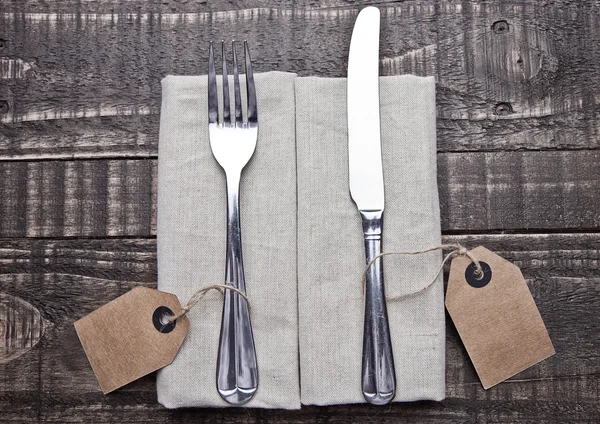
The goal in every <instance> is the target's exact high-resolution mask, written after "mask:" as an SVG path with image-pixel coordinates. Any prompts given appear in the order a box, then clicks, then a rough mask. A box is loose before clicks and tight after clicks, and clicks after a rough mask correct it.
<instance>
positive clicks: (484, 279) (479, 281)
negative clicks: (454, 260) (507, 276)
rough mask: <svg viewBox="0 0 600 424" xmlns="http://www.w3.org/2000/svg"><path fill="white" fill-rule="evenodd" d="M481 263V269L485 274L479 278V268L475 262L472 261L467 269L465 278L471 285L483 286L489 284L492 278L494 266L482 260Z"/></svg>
mask: <svg viewBox="0 0 600 424" xmlns="http://www.w3.org/2000/svg"><path fill="white" fill-rule="evenodd" d="M479 265H480V266H481V270H482V271H483V275H481V276H479V278H477V275H476V274H477V272H476V270H477V268H476V267H475V264H473V263H471V264H469V266H467V269H465V280H467V283H469V285H470V286H471V287H475V288H481V287H485V286H487V284H488V283H489V282H490V281H491V280H492V268H490V266H489V265H488V264H487V263H485V262H482V261H479Z"/></svg>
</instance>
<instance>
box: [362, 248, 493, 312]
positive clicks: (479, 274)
mask: <svg viewBox="0 0 600 424" xmlns="http://www.w3.org/2000/svg"><path fill="white" fill-rule="evenodd" d="M448 249H452V251H451V252H450V253H448V254H447V255H446V256H445V257H444V260H443V261H442V264H441V265H440V267H439V268H438V270H437V272H436V273H435V275H434V277H433V278H432V279H431V281H430V282H429V283H427V284H426V285H425V286H423V287H421V288H420V289H417V290H414V291H412V292H409V293H404V294H397V295H392V296H386V300H390V301H396V300H400V299H404V298H406V297H409V296H414V295H416V294H419V293H422V292H424V291H426V290H427V289H428V288H430V287H431V286H432V285H433V283H435V280H437V278H438V277H439V275H440V273H441V272H442V271H443V270H444V265H446V262H448V259H450V258H454V257H456V256H466V257H467V258H469V259H470V260H471V262H473V265H474V266H475V272H474V273H473V274H474V276H475V278H477V279H481V278H483V269H482V268H481V264H480V263H479V261H478V260H477V258H476V257H475V256H474V255H473V254H472V253H471V252H470V251H469V250H468V249H467V248H466V247H464V246H463V245H461V244H458V243H455V244H440V245H439V246H433V247H430V248H427V249H424V250H415V251H399V252H383V253H380V254H379V255H377V256H375V257H374V258H373V259H371V260H370V261H369V263H368V264H367V267H366V268H365V271H364V272H363V278H362V288H363V294H364V291H365V285H366V283H367V274H368V272H369V269H370V268H371V265H373V264H374V263H375V261H376V260H378V259H379V258H381V257H383V256H388V255H421V254H423V253H428V252H433V251H435V250H448Z"/></svg>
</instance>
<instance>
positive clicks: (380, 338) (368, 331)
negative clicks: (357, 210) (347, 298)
mask: <svg viewBox="0 0 600 424" xmlns="http://www.w3.org/2000/svg"><path fill="white" fill-rule="evenodd" d="M361 216H362V223H363V233H364V236H365V254H366V259H367V263H369V262H370V261H372V260H373V259H374V258H375V257H376V256H377V255H379V254H380V253H381V233H382V223H383V211H369V212H364V211H361ZM362 391H363V396H364V397H365V400H366V401H367V402H369V403H372V404H374V405H385V404H387V403H390V402H391V401H392V399H393V398H394V395H395V393H396V373H395V369H394V357H393V354H392V342H391V339H390V328H389V324H388V316H387V308H386V303H385V289H384V285H383V267H382V264H381V258H379V259H377V260H376V261H375V262H374V263H373V264H372V265H371V267H370V268H369V271H368V272H367V278H366V285H365V323H364V333H363V362H362Z"/></svg>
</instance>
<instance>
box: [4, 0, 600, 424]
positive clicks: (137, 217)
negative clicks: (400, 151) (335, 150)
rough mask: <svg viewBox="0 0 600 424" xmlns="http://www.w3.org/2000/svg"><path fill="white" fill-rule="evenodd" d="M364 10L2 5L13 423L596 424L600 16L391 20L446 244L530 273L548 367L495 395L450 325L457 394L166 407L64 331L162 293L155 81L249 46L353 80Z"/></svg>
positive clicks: (436, 15)
mask: <svg viewBox="0 0 600 424" xmlns="http://www.w3.org/2000/svg"><path fill="white" fill-rule="evenodd" d="M367 3H369V2H366V1H340V0H326V1H320V2H316V1H312V0H298V1H292V0H285V1H280V2H267V1H264V0H255V1H237V2H233V1H225V0H216V1H201V0H190V1H177V0H164V1H162V0H161V1H158V0H149V1H145V0H129V1H127V2H119V1H115V0H108V1H105V0H90V1H88V0H60V1H59V0H47V1H43V2H40V1H38V0H22V1H19V2H9V1H2V2H0V422H10V423H21V422H22V423H33V422H56V423H67V422H94V423H105V422H114V423H125V422H148V423H167V422H169V423H170V422H173V423H183V422H222V423H234V422H247V423H257V422H264V421H274V422H285V423H304V422H319V423H320V422H331V423H338V422H339V423H342V422H355V423H373V422H415V423H442V422H469V423H487V422H498V423H500V422H502V423H506V422H522V423H525V422H547V423H565V422H581V423H584V422H585V423H592V422H600V406H599V405H600V362H599V361H598V353H597V352H598V349H599V348H600V321H599V319H598V316H599V313H600V301H599V299H600V297H599V294H600V288H599V287H600V273H599V261H600V253H599V252H600V234H599V233H600V232H599V227H600V157H599V155H600V154H599V153H598V152H599V147H600V134H599V132H600V125H599V122H600V118H599V117H598V113H599V112H600V105H599V103H600V100H599V99H600V44H599V41H600V3H598V2H597V1H593V0H582V1H579V2H573V1H568V0H564V1H543V2H542V1H533V0H521V1H500V0H490V1H485V2H478V1H475V0H464V1H460V2H459V1H453V0H420V1H416V0H407V1H397V2H396V1H391V2H385V3H380V4H379V5H380V7H381V11H382V33H381V73H382V74H383V75H397V74H403V73H414V74H417V75H434V76H435V77H436V79H437V107H438V122H437V129H438V151H439V154H438V181H439V187H440V200H441V206H442V227H443V231H444V233H445V234H446V236H445V240H446V241H460V242H461V243H465V244H466V245H467V246H470V247H473V246H476V245H478V244H483V245H485V246H487V247H488V248H490V249H492V250H494V251H497V252H498V253H499V254H501V255H502V256H504V257H506V258H507V259H509V260H511V261H514V262H515V263H516V264H517V265H518V266H520V267H521V268H522V270H523V273H524V275H525V277H526V279H527V282H528V284H529V286H530V288H531V290H532V293H533V296H534V298H535V300H536V302H537V304H538V306H539V309H540V312H541V314H542V316H543V318H544V320H545V322H546V325H547V327H548V330H549V332H550V335H551V337H552V340H553V342H554V344H555V347H556V350H557V354H556V355H555V356H553V357H552V358H550V359H548V360H546V361H544V362H542V363H541V364H539V365H537V366H534V367H532V368H531V369H529V370H527V371H525V372H523V373H521V374H519V375H517V376H516V377H514V378H513V379H511V380H510V381H509V382H507V383H504V384H501V385H499V386H497V387H494V388H492V389H490V390H488V391H484V390H483V389H482V387H481V385H480V383H479V382H478V379H477V376H476V374H475V372H474V370H473V367H472V365H471V363H470V362H469V360H468V357H467V355H466V352H465V350H464V348H463V347H462V345H461V344H460V342H459V340H458V337H457V334H456V331H455V329H454V328H453V326H452V325H451V324H449V326H448V327H449V328H448V337H447V356H448V358H447V375H446V380H447V386H448V387H447V399H446V400H445V401H443V402H439V403H435V402H417V403H414V404H400V405H393V406H391V407H390V408H374V407H369V406H365V405H342V406H336V407H327V408H316V407H304V408H303V409H302V410H301V411H294V412H286V411H263V410H239V409H227V410H223V409H216V410H200V409H191V410H182V411H168V410H166V409H163V408H162V407H161V406H160V405H159V404H157V402H156V394H155V383H154V376H153V375H151V376H148V377H145V378H143V379H141V380H140V381H137V382H135V383H133V384H131V385H129V386H127V387H125V388H123V389H122V390H119V391H117V392H115V393H113V394H111V395H109V396H106V397H105V396H103V395H102V393H101V392H100V391H99V389H98V387H97V383H96V381H95V379H94V377H93V374H92V372H91V369H90V367H89V364H88V363H87V360H86V359H85V356H84V355H83V352H82V350H81V347H80V344H79V341H78V339H77V336H76V334H75V332H74V330H73V322H74V321H75V320H77V319H78V318H80V317H82V316H84V315H85V314H87V313H89V312H91V311H92V310H94V309H95V308H97V307H99V306H101V305H102V304H104V303H106V302H108V301H109V300H111V299H113V298H115V297H117V296H118V295H120V294H122V293H124V292H126V291H127V290H129V289H130V288H131V287H133V286H136V285H145V286H148V287H154V286H155V282H156V242H155V234H156V218H155V216H156V214H155V207H156V206H155V205H156V179H157V173H156V157H157V145H158V114H159V110H160V80H161V79H162V78H163V77H164V76H165V75H167V74H177V75H184V74H185V75H189V74H199V73H203V72H205V71H204V69H205V67H206V61H207V43H208V41H209V40H211V39H215V40H219V39H221V38H226V39H231V38H237V39H244V38H245V39H248V40H249V42H250V43H251V44H252V49H253V53H254V55H253V58H254V59H255V67H256V68H257V70H258V71H267V70H281V71H292V72H297V73H298V74H299V75H318V76H324V77H339V76H344V75H345V72H346V61H347V55H348V43H349V40H350V34H351V31H352V25H353V23H354V19H355V17H356V14H357V12H358V10H359V9H360V8H361V7H362V6H363V5H365V4H367Z"/></svg>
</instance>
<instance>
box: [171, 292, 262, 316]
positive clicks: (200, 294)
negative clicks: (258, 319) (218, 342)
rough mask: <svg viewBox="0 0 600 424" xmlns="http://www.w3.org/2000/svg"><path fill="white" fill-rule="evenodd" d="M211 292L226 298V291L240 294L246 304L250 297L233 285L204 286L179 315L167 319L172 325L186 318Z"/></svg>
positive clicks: (182, 308) (183, 307)
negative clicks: (213, 291) (214, 291)
mask: <svg viewBox="0 0 600 424" xmlns="http://www.w3.org/2000/svg"><path fill="white" fill-rule="evenodd" d="M211 290H216V291H218V292H219V293H221V296H225V290H230V291H232V292H234V293H237V294H239V295H240V296H242V297H243V298H244V299H245V300H246V302H248V296H246V293H244V292H242V291H240V290H238V289H236V288H235V287H233V286H232V285H231V284H211V285H208V286H204V287H202V288H200V289H198V290H196V292H195V293H194V294H193V295H192V297H190V299H189V300H188V301H187V303H186V304H185V305H183V306H182V307H181V311H179V313H178V314H175V315H171V316H170V317H168V318H167V320H168V322H169V323H171V322H173V321H177V320H178V319H179V318H181V317H183V316H186V315H187V314H188V313H189V312H190V311H191V310H192V308H193V307H194V306H196V305H197V304H198V302H200V301H201V300H202V298H203V297H204V296H206V294H207V293H208V292H209V291H211ZM248 308H250V303H249V302H248Z"/></svg>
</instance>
